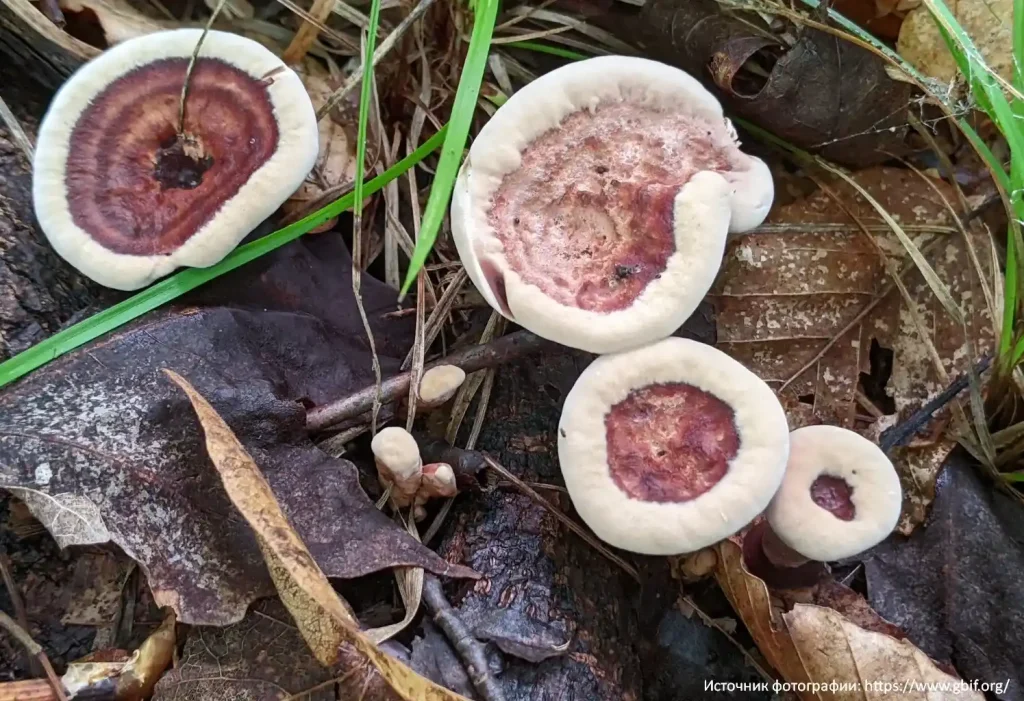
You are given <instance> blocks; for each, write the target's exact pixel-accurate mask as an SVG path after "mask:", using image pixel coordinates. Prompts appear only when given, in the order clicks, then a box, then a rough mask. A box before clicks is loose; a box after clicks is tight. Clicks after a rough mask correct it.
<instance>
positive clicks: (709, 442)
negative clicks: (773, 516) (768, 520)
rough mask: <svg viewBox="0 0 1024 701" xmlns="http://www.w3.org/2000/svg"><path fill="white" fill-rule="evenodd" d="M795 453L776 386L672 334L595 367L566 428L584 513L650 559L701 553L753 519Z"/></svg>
mask: <svg viewBox="0 0 1024 701" xmlns="http://www.w3.org/2000/svg"><path fill="white" fill-rule="evenodd" d="M788 452H789V427H788V425H787V424H786V415H785V412H784V411H783V410H782V406H781V405H780V404H779V401H778V399H776V397H775V394H774V393H773V392H772V391H771V389H770V388H769V387H768V385H766V384H765V383H764V382H762V381H761V380H760V379H759V378H758V377H757V376H756V375H755V374H754V373H752V372H750V371H749V370H747V369H746V368H745V367H743V366H742V365H741V364H740V363H738V362H736V361H735V360H733V359H732V358H730V357H729V356H728V355H726V354H725V353H723V352H721V351H719V350H717V349H715V348H713V347H711V346H707V345H704V344H701V343H697V342H696V341H690V340H686V339H681V338H674V337H673V338H667V339H665V340H662V341H659V342H657V343H654V344H652V345H649V346H644V347H642V348H638V349H635V350H631V351H626V352H623V353H617V354H612V355H605V356H601V357H599V358H598V359H597V360H595V361H594V362H593V363H592V364H591V365H590V366H589V367H588V368H587V369H586V370H584V371H583V373H582V374H581V375H580V377H579V379H578V380H577V381H576V384H575V385H574V386H573V388H572V390H571V391H570V392H569V394H568V396H567V397H566V400H565V406H564V408H563V409H562V416H561V420H560V421H559V426H558V459H559V462H560V463H561V469H562V476H563V477H564V478H565V486H566V487H567V488H568V490H569V496H570V498H571V499H572V503H573V506H575V508H576V511H577V512H578V513H579V515H580V517H581V518H582V519H583V520H584V521H585V522H586V523H587V525H589V526H590V528H591V529H593V531H594V533H595V534H597V536H598V537H599V538H601V539H602V540H604V541H605V542H607V543H609V544H611V545H614V546H617V547H620V548H623V549H625V550H630V551H633V552H637V553H644V554H648V555H672V554H681V553H687V552H693V551H696V550H699V549H700V548H702V547H705V546H708V545H711V544H712V543H716V542H718V541H719V540H721V539H723V538H725V537H727V536H729V535H732V534H733V533H735V532H737V531H738V530H740V529H741V528H743V527H744V526H745V525H747V524H748V523H750V521H751V520H753V519H754V517H756V516H757V515H758V514H759V513H761V511H762V510H763V509H764V508H765V506H767V505H768V502H769V501H770V500H771V498H772V495H773V494H775V490H776V489H777V488H778V486H779V484H780V483H781V481H782V475H783V472H784V471H785V467H786V459H787V455H788Z"/></svg>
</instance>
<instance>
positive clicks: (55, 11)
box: [39, 0, 67, 29]
mask: <svg viewBox="0 0 1024 701" xmlns="http://www.w3.org/2000/svg"><path fill="white" fill-rule="evenodd" d="M39 10H40V11H41V12H42V13H43V14H44V15H46V19H48V20H50V21H51V22H53V23H54V24H55V25H57V26H58V27H60V28H61V29H63V28H64V25H65V24H67V22H65V20H64V13H63V12H61V9H60V3H59V2H58V0H40V2H39Z"/></svg>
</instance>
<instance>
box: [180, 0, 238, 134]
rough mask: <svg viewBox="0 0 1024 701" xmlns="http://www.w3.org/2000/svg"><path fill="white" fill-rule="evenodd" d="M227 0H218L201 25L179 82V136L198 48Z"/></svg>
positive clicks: (182, 127)
mask: <svg viewBox="0 0 1024 701" xmlns="http://www.w3.org/2000/svg"><path fill="white" fill-rule="evenodd" d="M226 2H227V0H218V2H217V6H216V7H214V8H213V12H212V13H210V19H208V20H206V26H205V27H203V33H202V34H200V35H199V40H198V41H197V42H196V48H195V49H194V50H193V51H192V57H191V58H190V59H189V60H188V68H186V69H185V81H184V82H183V83H182V84H181V104H179V105H178V135H179V136H181V135H183V134H184V133H185V103H186V102H187V100H188V89H189V87H190V86H191V84H192V71H193V70H195V67H196V62H197V61H198V60H199V50H200V49H201V48H202V47H203V42H204V41H206V35H207V34H209V32H210V27H212V26H213V20H215V19H217V15H219V14H220V11H221V10H222V9H224V4H225V3H226Z"/></svg>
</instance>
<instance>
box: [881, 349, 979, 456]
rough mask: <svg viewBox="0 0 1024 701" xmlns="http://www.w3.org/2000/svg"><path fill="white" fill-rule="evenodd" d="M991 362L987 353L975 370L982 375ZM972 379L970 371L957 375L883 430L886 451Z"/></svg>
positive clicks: (941, 406)
mask: <svg viewBox="0 0 1024 701" xmlns="http://www.w3.org/2000/svg"><path fill="white" fill-rule="evenodd" d="M991 362H992V357H991V356H990V355H986V356H985V357H984V358H982V359H981V360H979V361H978V364H977V365H975V366H974V372H975V373H977V374H979V375H980V374H981V373H983V372H985V370H986V369H988V366H989V364H990V363H991ZM970 381H971V373H969V372H965V373H964V374H962V375H960V376H959V377H957V378H956V379H955V380H953V382H951V383H950V385H949V386H948V387H946V389H944V390H942V391H941V392H939V393H938V394H937V395H935V396H934V397H932V398H931V399H930V400H929V401H928V402H926V403H925V404H923V405H921V408H919V409H918V410H917V411H915V412H914V413H912V414H911V415H910V416H908V417H907V418H906V420H905V421H902V422H900V423H899V424H897V425H895V426H893V427H892V428H888V429H886V430H885V431H882V435H881V436H880V437H879V441H878V443H879V446H880V447H881V448H882V450H884V451H885V452H889V451H890V450H892V449H893V448H895V447H896V446H899V445H902V444H903V443H905V442H906V441H907V440H908V439H909V438H910V437H911V436H913V435H914V434H915V433H917V432H918V431H919V430H921V427H922V426H924V425H925V424H926V423H928V421H930V420H931V418H932V414H934V413H935V412H937V411H938V410H939V409H941V408H943V407H944V406H946V405H947V404H949V403H950V402H951V401H953V399H954V398H955V397H956V395H958V394H960V392H962V391H963V390H964V389H965V388H966V387H967V385H968V384H970Z"/></svg>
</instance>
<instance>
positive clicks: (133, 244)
mask: <svg viewBox="0 0 1024 701" xmlns="http://www.w3.org/2000/svg"><path fill="white" fill-rule="evenodd" d="M201 34H202V30H200V29H177V30H172V31H166V32H157V33H154V34H148V35H145V36H141V37H138V38H135V39H131V40H128V41H126V42H124V43H121V44H118V45H116V46H114V47H113V48H111V49H109V50H107V51H105V52H103V53H102V54H100V55H99V56H98V57H96V58H95V59H93V60H92V61H90V62H89V63H87V64H85V65H84V66H82V68H80V69H79V70H78V71H77V72H76V73H75V74H74V75H73V76H72V77H71V78H70V79H69V80H68V81H67V83H65V84H64V86H63V87H62V88H61V89H60V91H59V92H58V93H57V95H56V96H55V97H54V99H53V102H52V103H51V105H50V108H49V110H48V111H47V113H46V116H45V117H44V119H43V121H42V124H41V125H40V128H39V137H38V143H37V145H36V154H35V158H34V162H33V200H34V204H35V213H36V217H37V219H38V220H39V224H40V227H41V228H42V230H43V232H44V234H45V235H46V237H47V239H49V241H50V243H51V245H52V246H53V247H54V249H55V250H56V251H57V253H58V254H59V255H60V256H61V257H63V258H64V259H65V260H67V261H68V262H69V263H70V264H71V265H73V266H74V267H75V268H77V269H78V270H79V271H81V272H82V273H83V274H84V275H86V276H88V277H90V278H92V279H93V280H95V281H97V282H99V283H100V284H102V285H105V286H107V287H113V288H116V289H120V290H134V289H138V288H140V287H144V286H145V285H147V284H149V283H150V282H152V281H153V280H155V279H157V278H159V277H162V276H164V275H166V274H168V273H170V272H171V271H173V270H174V269H175V268H178V267H181V266H194V267H206V266H210V265H213V264H214V263H216V262H218V261H219V260H221V259H222V258H223V257H224V256H226V255H227V254H228V253H229V252H230V251H231V250H232V249H233V248H234V247H235V246H236V245H237V244H238V243H239V242H240V241H241V240H242V239H243V238H245V236H246V235H247V234H248V233H249V232H250V231H251V230H252V229H254V228H255V227H256V226H257V225H258V224H259V223H260V222H262V221H263V220H264V219H266V218H267V217H269V216H270V215H271V214H272V213H273V212H274V211H275V210H276V209H277V208H278V206H279V205H280V204H281V203H282V202H284V201H285V200H286V199H287V198H288V197H289V196H290V195H291V194H292V193H293V192H294V191H295V190H296V189H297V188H298V187H299V186H300V185H301V184H302V181H303V180H304V178H305V177H306V175H307V174H308V173H309V171H310V169H312V167H313V164H314V163H315V161H316V156H317V150H318V148H319V143H318V133H317V123H316V114H315V112H314V110H313V106H312V103H311V102H310V100H309V96H308V94H307V93H306V90H305V88H304V87H303V86H302V82H301V81H300V79H299V77H298V76H297V75H296V74H295V73H294V72H293V71H292V70H291V69H289V68H287V67H286V66H285V65H284V64H283V63H282V62H281V59H279V58H278V57H277V56H275V55H274V54H273V53H271V52H270V51H269V50H268V49H266V48H264V47H263V46H262V45H260V44H258V43H257V42H255V41H252V40H250V39H246V38H245V37H242V36H238V35H235V34H231V33H227V32H220V31H210V32H209V34H208V35H207V36H206V39H205V40H204V41H203V45H202V48H201V50H200V52H199V59H198V60H197V62H196V65H195V68H194V70H193V73H192V77H191V80H190V87H189V96H188V100H187V109H186V122H185V129H184V133H185V135H186V137H187V138H185V139H179V138H177V127H178V118H179V105H180V96H181V88H182V83H183V80H184V76H185V71H186V68H187V65H188V62H189V60H190V58H191V56H192V53H193V51H194V50H195V47H196V42H197V41H198V40H199V37H200V35H201Z"/></svg>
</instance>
